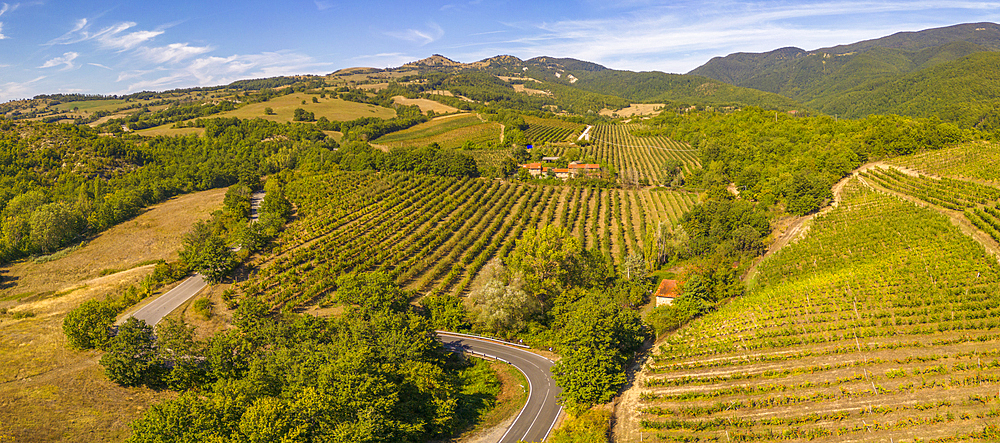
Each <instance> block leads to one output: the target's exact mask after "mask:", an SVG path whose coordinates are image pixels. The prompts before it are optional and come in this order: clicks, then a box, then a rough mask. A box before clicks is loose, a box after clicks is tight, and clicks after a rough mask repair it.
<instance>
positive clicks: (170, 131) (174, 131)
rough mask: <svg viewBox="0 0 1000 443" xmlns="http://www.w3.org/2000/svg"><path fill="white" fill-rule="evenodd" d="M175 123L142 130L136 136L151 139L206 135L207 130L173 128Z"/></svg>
mask: <svg viewBox="0 0 1000 443" xmlns="http://www.w3.org/2000/svg"><path fill="white" fill-rule="evenodd" d="M173 126H174V124H173V123H167V124H165V125H160V126H155V127H152V128H146V129H141V130H138V131H135V133H136V134H139V135H145V136H149V137H155V136H158V135H165V136H168V137H169V136H175V135H191V134H196V135H199V136H200V135H202V134H204V133H205V128H173Z"/></svg>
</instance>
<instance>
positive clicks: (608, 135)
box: [584, 124, 700, 185]
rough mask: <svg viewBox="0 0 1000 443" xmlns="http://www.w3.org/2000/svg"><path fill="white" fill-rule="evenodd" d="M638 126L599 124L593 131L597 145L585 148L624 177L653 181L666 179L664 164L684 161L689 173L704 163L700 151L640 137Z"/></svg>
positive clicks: (666, 141) (658, 181)
mask: <svg viewBox="0 0 1000 443" xmlns="http://www.w3.org/2000/svg"><path fill="white" fill-rule="evenodd" d="M637 127H638V125H635V124H630V125H597V126H595V127H594V129H592V130H591V133H592V136H591V140H593V142H594V143H593V144H592V145H590V146H588V147H586V148H584V151H585V152H586V154H588V155H590V156H592V157H594V158H595V159H596V160H597V161H599V162H603V163H605V164H608V165H612V166H614V168H615V169H616V170H617V172H618V176H619V177H620V178H623V179H624V178H629V177H632V176H635V177H637V178H645V179H646V180H649V182H650V183H651V184H654V185H655V184H667V183H663V182H664V176H665V175H666V174H665V172H664V163H665V162H666V161H667V160H670V159H674V160H679V161H681V162H682V163H683V164H684V166H683V171H684V173H685V174H687V173H690V172H691V170H692V169H694V168H697V167H699V166H700V161H699V159H698V152H697V150H696V149H694V148H691V147H690V146H688V145H686V144H683V143H678V142H675V141H672V140H670V139H667V138H666V137H636V136H633V135H632V133H631V132H632V131H633V130H634V129H635V128H637Z"/></svg>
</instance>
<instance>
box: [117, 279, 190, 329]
mask: <svg viewBox="0 0 1000 443" xmlns="http://www.w3.org/2000/svg"><path fill="white" fill-rule="evenodd" d="M205 286H207V284H206V283H205V279H204V278H203V277H202V276H201V274H195V275H194V277H190V278H188V279H187V280H184V282H182V283H181V284H179V285H177V287H176V288H174V289H171V290H170V291H169V292H167V293H166V294H163V295H161V296H159V297H158V298H157V299H156V300H153V301H151V302H150V303H149V304H148V305H146V306H143V307H142V308H141V309H139V310H138V311H135V312H133V313H132V315H128V316H125V317H123V318H122V319H121V320H119V322H118V323H119V324H121V323H125V320H128V318H129V317H135V318H137V319H139V320H145V321H146V323H147V324H149V325H150V326H153V325H156V324H157V323H159V322H160V320H161V319H162V318H163V317H165V316H166V315H167V314H169V313H171V312H172V311H173V310H174V309H177V307H178V306H180V305H182V304H184V302H186V301H188V299H190V298H191V297H194V296H195V294H197V293H199V292H201V290H202V289H204V288H205Z"/></svg>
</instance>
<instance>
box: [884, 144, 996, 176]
mask: <svg viewBox="0 0 1000 443" xmlns="http://www.w3.org/2000/svg"><path fill="white" fill-rule="evenodd" d="M892 163H893V164H897V165H901V166H906V167H908V168H911V169H916V170H918V171H922V172H925V173H929V174H935V175H950V176H954V177H962V178H970V179H980V180H987V181H993V182H997V183H1000V168H997V165H1000V144H996V143H989V142H974V143H966V144H963V145H958V146H952V147H948V148H944V149H938V150H934V151H927V152H922V153H919V154H913V155H908V156H905V157H899V158H896V159H893V160H892Z"/></svg>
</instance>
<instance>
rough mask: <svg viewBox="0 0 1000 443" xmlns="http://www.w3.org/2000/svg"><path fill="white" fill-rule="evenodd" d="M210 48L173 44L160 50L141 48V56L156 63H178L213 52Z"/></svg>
mask: <svg viewBox="0 0 1000 443" xmlns="http://www.w3.org/2000/svg"><path fill="white" fill-rule="evenodd" d="M213 49H214V48H212V47H210V46H189V45H188V44H187V43H171V44H169V45H167V46H162V47H159V48H146V47H143V48H139V49H138V51H139V55H141V56H142V57H144V58H146V59H147V60H150V61H152V62H154V63H176V62H179V61H181V60H185V59H188V58H191V57H194V56H196V55H201V54H204V53H206V52H211V51H212V50H213Z"/></svg>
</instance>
